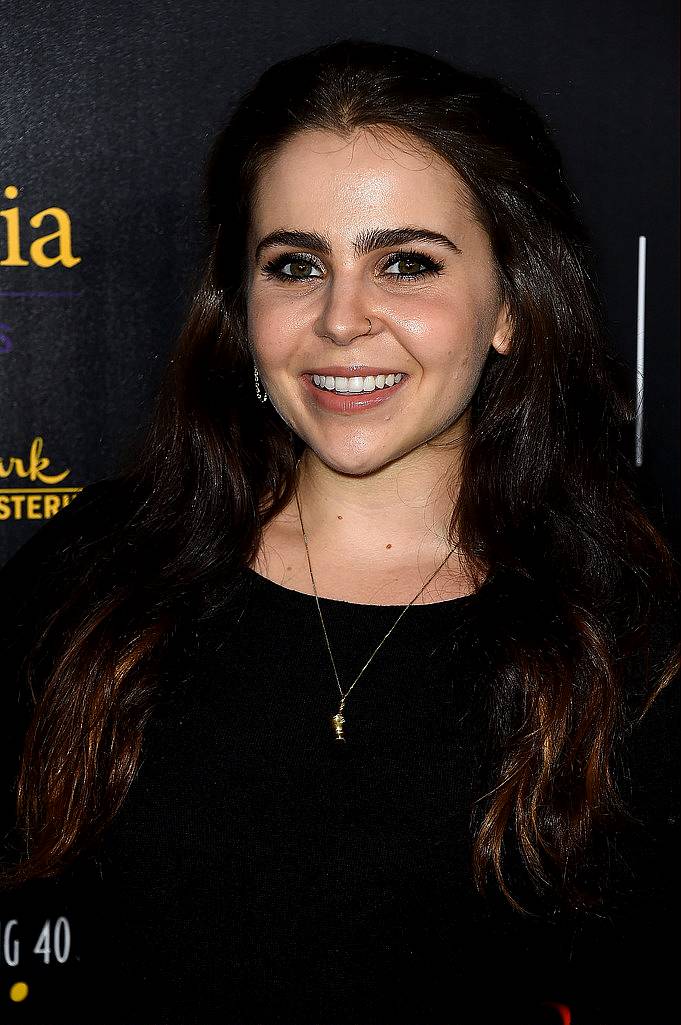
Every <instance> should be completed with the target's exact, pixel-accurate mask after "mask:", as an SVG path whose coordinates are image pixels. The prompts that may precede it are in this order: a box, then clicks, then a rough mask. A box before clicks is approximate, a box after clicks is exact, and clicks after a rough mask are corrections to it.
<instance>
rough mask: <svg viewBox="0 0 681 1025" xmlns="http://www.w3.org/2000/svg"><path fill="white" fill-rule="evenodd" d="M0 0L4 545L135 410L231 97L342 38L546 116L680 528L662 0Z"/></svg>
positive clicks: (635, 438)
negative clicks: (459, 76) (447, 73)
mask: <svg viewBox="0 0 681 1025" xmlns="http://www.w3.org/2000/svg"><path fill="white" fill-rule="evenodd" d="M1 9H2V14H3V18H2V24H3V27H2V32H0V58H1V59H0V79H1V85H2V104H1V105H0V564H2V563H3V562H5V561H6V560H7V559H8V558H9V557H10V556H11V555H12V553H13V552H14V551H16V550H17V548H18V547H19V546H20V545H21V544H22V543H24V542H25V541H26V540H27V539H28V538H29V537H30V536H31V535H32V534H33V533H34V532H35V531H36V530H38V529H39V528H40V526H41V524H43V523H44V522H45V521H46V520H48V519H49V518H51V517H53V516H55V515H58V514H59V511H60V510H61V509H63V508H64V507H65V506H66V505H67V504H68V503H69V502H71V501H73V499H74V497H75V496H76V495H77V494H78V492H79V491H80V489H81V488H82V487H83V486H84V485H86V484H88V483H90V482H93V481H96V480H98V479H100V478H101V477H104V476H108V475H110V474H112V473H114V472H115V470H116V467H117V466H118V464H119V460H120V459H121V457H122V455H123V453H124V452H125V451H126V449H127V446H128V445H129V444H130V443H131V441H132V440H133V439H134V438H135V436H136V435H137V432H138V431H139V430H140V427H141V425H142V424H143V423H144V420H145V417H146V415H147V413H148V410H149V408H150V403H151V399H152V397H153V394H154V392H155V389H156V386H157V383H158V380H159V376H160V372H161V369H162V367H163V365H164V363H165V361H166V359H167V356H168V353H169V351H170V349H171V347H172V345H173V344H174V342H175V338H176V336H177V333H178V330H179V328H180V325H181V322H182V318H183V315H184V313H185V310H186V307H187V303H188V299H189V296H190V294H191V290H192V287H193V284H194V281H195V274H196V266H197V262H198V261H199V259H200V257H201V253H202V246H203V237H202V227H201V206H200V195H201V174H202V167H203V163H204V160H205V157H206V154H207V152H208V148H209V146H210V143H211V140H212V138H213V136H214V134H215V132H216V131H217V130H218V129H219V127H220V126H221V125H222V124H223V122H224V120H225V118H226V117H227V116H228V114H229V111H230V109H231V107H232V105H233V103H234V101H235V99H236V97H238V96H239V95H240V93H241V92H242V91H244V90H245V89H246V88H248V87H249V86H250V85H251V84H252V83H253V82H254V81H255V79H256V78H257V77H258V75H259V74H260V73H261V72H262V71H263V70H264V69H265V68H266V67H268V66H269V65H270V64H272V63H273V62H275V61H277V60H279V59H282V58H284V57H287V56H290V55H292V54H295V53H299V52H302V51H303V50H306V49H308V48H310V47H312V46H316V45H319V44H321V43H325V42H331V41H332V40H334V39H339V38H345V37H354V38H365V39H371V40H376V41H385V42H392V43H398V44H402V45H408V46H412V47H414V48H416V49H421V50H425V51H428V52H431V53H437V54H439V55H441V56H442V57H444V58H446V59H448V60H450V61H451V62H452V63H454V64H458V65H460V66H461V67H463V68H465V69H467V70H472V71H476V72H483V73H488V74H492V75H495V76H497V77H500V78H502V79H503V80H504V81H506V82H507V83H508V84H509V85H510V86H511V87H513V88H515V89H517V90H519V91H521V92H522V93H523V94H524V95H525V96H526V97H527V98H528V99H529V100H530V101H531V102H533V103H534V104H535V105H536V106H537V107H538V108H539V109H540V111H541V112H542V113H543V114H544V115H545V116H546V117H547V118H548V120H549V123H550V125H551V127H552V129H553V131H554V134H555V137H556V140H557V142H558V145H559V147H560V149H561V151H562V153H563V156H564V161H565V166H566V172H567V175H568V177H569V179H570V181H571V183H572V185H573V188H574V189H575V191H576V192H577V194H578V195H579V196H580V200H581V204H582V215H583V218H584V220H585V221H586V223H587V225H588V226H589V228H590V230H591V233H592V237H593V241H594V246H595V249H596V253H597V260H598V268H599V275H600V279H601V283H602V287H603V289H604V292H605V295H606V299H607V304H608V310H609V320H610V327H611V333H612V339H613V344H614V346H615V348H616V349H617V351H618V352H619V353H620V354H621V355H622V356H623V357H624V359H625V360H626V363H627V366H628V367H629V369H630V373H631V387H632V393H635V394H637V395H638V398H639V406H640V409H639V412H640V416H639V419H638V421H637V423H636V424H634V425H632V430H631V437H630V439H629V441H628V445H629V452H628V455H629V456H630V458H631V460H632V462H634V463H635V464H636V466H637V473H638V476H639V482H640V490H641V496H642V498H643V500H644V501H645V503H646V504H647V506H648V507H649V509H650V511H651V512H652V514H653V516H654V518H655V519H656V521H657V522H658V524H659V525H660V526H661V527H662V528H663V530H664V531H665V532H666V534H667V535H668V537H670V538H671V539H672V541H673V542H674V543H675V544H678V538H679V479H678V465H679V430H678V427H679V394H678V380H679V352H678V289H677V281H678V262H679V261H678V128H677V124H678V87H677V77H678V76H677V51H676V40H677V37H678V25H677V20H678V15H677V4H676V3H675V2H659V0H655V2H653V3H646V4H642V3H640V2H634V0H632V2H629V3H623V2H614V0H605V2H602V3H600V4H594V3H592V2H588V3H586V2H582V0H578V2H571V3H568V4H566V3H564V2H563V0H511V2H509V0H437V2H432V3H431V2H424V3H418V4H414V3H411V4H408V3H401V2H397V3H396V2H395V0H392V2H388V0H379V2H375V3H372V4H365V3H357V2H354V0H353V2H346V3H344V4H337V5H333V6H332V7H331V8H328V9H326V8H322V7H321V6H320V4H319V0H297V2H296V3H295V4H293V5H281V4H279V3H276V2H275V0H267V2H263V0H250V2H249V3H248V4H246V3H238V2H235V0H219V2H218V0H185V2H183V3H182V4H179V3H171V2H162V0H145V2H144V3H138V2H134V3H133V2H116V0H113V2H108V3H106V4H96V5H95V4H90V5H88V4H85V5H83V4H80V3H79V4H76V3H73V2H70V0H65V2H44V0H30V2H29V0H13V2H12V3H3V4H2V8H1ZM322 12H323V13H322ZM59 914H60V912H59V913H58V912H55V915H53V916H51V917H50V916H49V915H46V916H45V918H46V922H47V925H45V923H43V922H42V921H40V922H38V921H36V923H35V930H34V934H33V933H32V934H31V936H32V938H31V941H30V942H28V941H26V942H25V943H24V946H23V947H22V948H21V949H20V948H19V946H18V944H17V942H15V937H14V934H13V933H12V928H13V927H12V925H11V922H10V923H7V922H5V923H0V926H2V930H4V932H3V931H2V930H0V948H1V951H2V953H1V958H4V960H1V959H0V966H2V967H3V968H8V967H11V968H12V973H13V974H12V978H13V979H14V980H15V981H14V983H13V989H12V992H11V994H10V996H11V1000H12V1001H13V1002H14V1003H16V1004H19V1003H21V1002H22V1001H23V1000H24V999H25V997H26V993H27V992H28V984H27V982H26V981H25V980H27V979H28V980H30V979H31V978H32V974H31V973H32V972H33V971H34V969H35V966H36V965H39V964H48V963H49V964H50V965H51V966H52V967H51V968H50V970H52V968H54V970H55V971H56V972H60V971H61V970H62V965H65V964H66V965H67V964H68V960H69V952H68V951H69V937H68V920H67V919H65V918H64V919H63V920H62V918H60V917H59ZM45 929H47V933H45ZM34 941H35V942H34ZM46 958H47V960H45V959H46ZM64 970H65V969H64ZM17 973H18V974H17ZM16 980H19V981H16ZM22 987H23V988H22ZM6 998H7V994H6V993H5V992H3V993H2V1000H3V1001H5V1000H6ZM1 1006H3V1007H4V1006H5V1004H4V1003H3V1004H2V1005H1ZM26 1020H28V1019H26Z"/></svg>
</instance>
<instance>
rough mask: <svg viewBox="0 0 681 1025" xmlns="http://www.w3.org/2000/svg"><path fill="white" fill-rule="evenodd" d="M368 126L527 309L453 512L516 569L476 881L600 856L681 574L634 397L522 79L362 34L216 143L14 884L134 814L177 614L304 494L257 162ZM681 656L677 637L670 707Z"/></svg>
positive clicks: (565, 882) (209, 602)
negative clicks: (257, 332)
mask: <svg viewBox="0 0 681 1025" xmlns="http://www.w3.org/2000/svg"><path fill="white" fill-rule="evenodd" d="M361 127H364V128H367V129H369V130H371V129H372V128H373V129H374V130H376V131H378V130H380V129H381V128H382V127H387V128H390V129H392V130H393V131H398V132H402V133H404V137H405V139H406V140H408V139H414V138H415V139H417V140H419V141H420V142H421V143H424V144H425V145H426V146H428V147H430V148H431V149H432V150H434V151H435V152H436V153H437V154H439V155H440V156H441V157H442V158H444V159H445V160H446V161H448V163H449V164H450V165H451V166H452V167H453V168H454V169H455V170H456V172H457V173H458V174H459V176H460V177H461V178H462V179H463V181H464V183H465V184H466V186H467V188H468V190H469V193H470V197H471V202H472V204H473V209H474V212H475V215H476V216H477V218H478V219H479V221H480V223H481V224H482V226H483V227H484V228H485V230H486V231H487V233H488V235H489V237H490V239H491V243H492V247H493V252H494V257H495V261H496V270H497V274H498V279H499V286H500V290H501V295H502V298H503V300H504V301H505V302H506V303H507V305H508V309H509V311H510V315H511V323H512V346H511V351H510V353H509V354H508V355H507V356H505V357H499V356H498V355H497V354H496V353H495V352H494V351H493V350H491V351H490V354H489V357H488V360H487V363H486V365H485V368H484V371H483V376H482V379H481V382H480V385H479V388H478V390H477V392H476V395H475V397H474V400H473V407H472V416H471V430H470V436H469V438H468V439H467V442H466V446H465V452H464V457H463V464H462V465H463V469H462V477H461V486H460V490H459V492H458V498H457V501H456V505H455V508H454V511H453V515H452V520H451V535H452V538H454V537H456V538H457V539H458V542H459V544H460V546H461V550H462V552H463V553H464V554H465V557H466V560H467V567H468V572H469V574H470V575H471V578H472V579H473V581H474V582H477V583H479V582H480V581H481V579H482V575H483V574H484V573H489V574H490V575H492V576H494V575H495V574H503V576H504V579H505V581H506V585H505V595H506V597H505V607H504V608H503V609H502V610H501V614H500V615H499V617H498V621H496V622H495V624H488V625H487V629H488V630H489V631H490V632H491V633H490V636H489V638H488V650H489V652H490V653H491V655H490V657H491V659H492V666H491V671H492V673H493V686H492V687H491V689H490V693H491V694H492V701H491V704H490V708H489V722H490V752H491V754H492V756H493V759H492V760H493V764H494V766H495V778H494V779H493V780H492V785H491V786H489V787H488V788H486V792H485V793H484V794H482V795H481V799H480V801H479V802H478V805H477V808H476V816H477V817H476V818H475V819H474V836H473V840H472V858H473V872H474V876H475V879H476V881H477V883H478V885H479V886H480V887H483V885H484V883H485V880H486V879H487V877H489V876H490V875H491V876H492V878H496V880H497V882H498V884H499V886H500V887H501V890H502V892H503V893H504V894H505V895H506V897H507V898H508V900H509V901H511V903H512V904H514V906H518V905H517V904H516V903H515V897H514V896H513V895H512V893H511V892H510V889H509V886H508V878H507V872H506V868H505V864H506V862H505V859H506V856H507V854H508V852H509V851H513V850H515V852H516V854H518V855H519V856H520V858H521V863H522V864H523V865H524V866H525V869H526V872H527V876H528V877H529V878H530V879H532V880H534V882H535V883H536V885H537V886H538V887H539V888H540V889H541V887H544V888H546V887H554V888H556V887H559V886H567V889H568V890H571V892H572V893H573V894H575V893H578V890H579V885H578V883H579V880H578V876H579V872H578V870H577V867H576V866H578V865H579V863H580V859H581V858H582V856H583V855H584V854H585V852H587V851H588V849H589V843H590V841H591V840H592V838H593V837H594V835H595V833H596V832H597V831H598V829H599V828H600V827H601V826H603V825H605V826H607V824H608V823H609V822H610V821H611V820H612V817H613V815H615V814H616V813H617V811H618V810H619V809H621V799H620V797H619V794H618V789H617V785H616V780H615V777H614V774H613V752H614V751H615V749H616V745H617V741H618V739H619V738H621V736H622V735H623V733H624V731H625V729H626V727H627V721H628V720H627V712H626V710H627V708H628V706H629V698H628V695H627V694H626V692H625V687H624V684H623V680H622V673H621V664H622V658H623V655H625V654H626V653H627V652H636V651H637V650H641V649H642V646H643V645H644V644H645V643H646V636H647V624H648V623H649V621H650V620H651V617H652V616H653V603H652V599H653V596H654V595H655V593H656V592H659V593H660V594H661V595H664V594H671V593H672V592H674V589H675V588H676V587H677V583H676V576H675V569H674V563H673V559H672V557H671V555H670V553H669V550H668V548H667V547H666V545H665V542H664V541H663V539H662V538H661V537H660V536H659V534H658V533H657V531H656V530H655V529H654V528H653V526H652V524H651V523H650V521H649V520H648V518H647V517H646V515H645V514H644V512H643V511H642V509H641V508H640V506H639V505H638V503H637V501H636V499H635V497H634V490H633V486H632V472H631V468H630V467H629V465H628V464H627V463H626V461H625V460H624V459H623V457H622V454H621V452H622V445H621V435H622V432H623V431H624V430H626V429H627V424H628V423H629V422H630V421H631V419H632V410H631V401H630V399H629V397H628V394H627V389H626V387H625V385H624V383H623V381H624V377H623V370H622V367H621V365H620V364H619V363H618V361H617V360H616V359H615V358H614V356H613V355H612V353H611V351H610V348H609V342H608V339H607V337H606V331H605V327H604V317H603V310H602V304H601V300H600V297H599V293H598V290H597V287H596V285H595V282H594V275H593V269H592V265H591V255H590V248H589V243H588V239H587V236H586V234H585V231H584V229H583V227H582V226H581V224H580V222H579V220H578V218H577V216H576V214H575V201H574V196H573V195H572V193H571V191H570V189H569V187H568V185H567V183H566V181H565V177H564V174H563V170H562V166H561V161H560V157H559V155H558V153H557V151H556V148H555V146H554V145H553V143H552V141H551V139H550V137H549V134H548V132H547V129H546V126H545V125H544V124H543V122H542V120H541V118H540V117H539V115H538V114H537V113H536V111H535V110H534V109H533V108H532V107H531V106H530V105H529V104H528V103H527V102H526V101H525V100H524V99H522V98H521V97H520V96H518V95H516V94H515V93H514V92H513V91H511V90H510V89H508V88H507V87H505V86H503V85H502V84H501V83H499V82H498V81H496V80H493V79H490V78H483V77H479V76H476V75H472V74H467V73H464V72H462V71H459V70H457V69H455V68H453V67H451V66H450V65H449V64H447V63H446V62H444V61H442V60H439V59H437V58H435V57H432V56H429V55H426V54H422V53H418V52H415V51H413V50H410V49H407V48H403V47H397V46H389V45H383V44H376V43H369V42H363V41H354V40H345V41H342V42H337V43H334V44H331V45H329V46H324V47H320V48H318V49H315V50H313V51H310V52H308V53H306V54H303V55H302V56H297V57H294V58H292V59H290V60H286V61H282V62H280V63H278V64H276V65H275V66H273V67H271V68H270V69H269V70H267V71H266V72H265V73H264V74H263V75H262V77H261V78H260V79H259V81H258V82H257V84H256V85H255V87H254V88H253V89H252V90H251V91H250V92H249V93H248V94H247V95H245V96H244V97H243V98H242V99H241V101H240V102H239V104H238V105H237V107H236V109H235V111H234V112H233V115H232V117H231V118H230V120H229V123H228V125H227V127H226V128H225V129H224V130H223V131H222V132H221V133H220V135H219V136H218V138H217V140H216V142H215V144H214V146H213V149H212V152H211V155H210V159H209V161H208V165H207V176H206V206H207V211H208V236H209V251H208V255H207V258H206V262H205V268H204V273H203V277H202V280H201V282H200V285H199V287H198V288H197V293H196V297H195V299H194V301H193V305H192V307H191V310H190V313H189V315H188V318H187V322H186V326H185V327H184V330H183V332H182V334H181V337H180V339H179V342H178V345H177V348H176V350H175V352H174V353H173V356H172V358H171V360H170V362H169V364H168V367H167V371H166V374H165V377H164V380H163V382H162V386H161V389H160V392H159V395H158V398H157V402H156V405H155V408H154V410H153V414H152V416H151V419H150V422H149V424H148V426H147V429H146V432H145V434H144V437H143V438H142V440H141V442H140V444H139V446H138V447H137V448H136V449H135V451H134V452H133V454H132V455H131V456H130V458H129V459H128V460H127V461H126V463H125V465H124V467H123V468H122V469H121V472H120V474H119V482H120V483H121V484H122V485H124V486H125V488H126V489H127V490H126V494H128V496H129V505H128V506H127V513H126V515H125V516H122V517H121V520H120V523H119V524H118V526H117V529H116V531H115V533H114V535H113V536H111V535H108V536H107V537H106V538H101V539H94V540H93V541H92V542H91V543H90V544H89V545H88V546H87V548H86V549H85V550H84V551H83V552H82V559H81V562H82V571H81V574H80V585H79V586H77V587H75V588H74V590H73V593H72V595H71V596H70V599H69V601H68V603H66V604H65V605H64V606H62V607H61V608H59V609H56V610H55V612H54V615H53V616H52V617H51V619H50V622H49V623H47V625H46V628H45V631H44V635H43V642H44V643H45V644H49V643H51V644H52V646H53V647H52V648H51V649H50V650H51V651H53V656H52V657H51V659H50V661H49V667H48V671H46V672H45V673H44V674H43V678H38V674H37V673H36V672H35V671H34V672H33V673H32V674H31V675H30V676H29V683H30V685H31V687H33V688H34V691H35V707H34V710H33V716H32V721H31V724H30V728H29V729H28V732H27V735H26V739H25V745H24V752H23V759H22V763H21V769H20V773H19V779H18V828H19V832H20V835H21V836H22V837H23V840H24V844H25V849H26V855H25V857H23V858H22V859H21V860H19V861H18V862H17V863H16V864H14V865H13V866H10V867H8V868H7V870H6V872H5V875H4V880H5V885H12V884H14V885H17V884H18V883H21V882H22V881H24V880H28V879H31V878H36V877H40V876H44V877H46V876H50V875H54V874H55V873H57V872H59V871H60V869H61V868H62V866H64V865H65V864H67V863H68V862H69V861H71V860H72V859H73V858H75V857H76V856H77V855H78V854H79V852H81V851H82V850H84V849H85V848H86V847H87V845H88V844H89V843H91V842H92V841H93V840H94V839H95V838H97V837H99V836H100V835H101V834H102V831H103V830H104V829H105V828H106V826H107V824H108V823H110V822H111V820H112V818H113V816H114V815H115V814H116V813H117V811H118V810H119V808H120V807H121V805H122V803H123V801H124V800H125V797H126V793H127V791H128V789H129V787H130V785H131V782H132V780H133V778H134V776H135V772H136V768H137V766H138V763H139V759H140V753H141V751H142V745H143V737H144V730H145V726H146V724H147V722H148V721H149V718H150V716H152V715H153V712H154V703H155V700H156V699H157V697H158V690H159V687H160V683H159V681H160V680H161V679H162V666H163V660H164V658H165V657H168V649H169V645H171V643H172V638H173V635H174V631H175V628H176V626H177V624H178V622H180V621H181V619H182V617H183V616H186V615H187V611H188V610H191V614H192V615H198V616H202V617H205V616H209V615H210V614H211V612H212V610H213V609H214V608H216V607H217V606H218V604H219V602H220V601H221V600H224V594H225V586H224V582H225V580H230V579H233V578H234V576H235V571H236V570H237V569H239V568H240V567H243V566H244V565H247V564H249V563H250V562H252V560H253V559H254V557H255V554H256V552H257V550H258V547H259V542H260V538H261V532H262V529H263V526H264V525H265V524H266V523H267V522H268V520H269V519H270V518H271V517H273V516H274V515H276V513H277V512H278V511H279V510H281V509H282V508H284V506H285V505H286V504H287V503H288V502H289V501H290V500H291V498H292V497H293V486H294V473H295V466H296V460H297V458H298V456H299V455H300V452H301V450H302V443H301V442H300V439H298V438H297V437H296V436H295V435H294V434H293V433H292V432H291V431H290V429H289V428H288V427H287V426H286V425H285V424H284V423H283V421H282V420H281V419H280V418H279V416H278V414H277V413H276V411H275V410H274V409H273V408H272V407H271V405H269V404H268V405H266V406H264V407H263V406H261V405H260V404H259V403H258V402H257V400H256V398H255V394H254V389H253V378H252V369H253V364H252V362H251V358H250V354H249V345H248V339H247V305H246V291H245V283H246V280H247V271H248V268H247V250H246V236H247V229H248V225H249V219H250V216H251V210H252V204H253V198H254V194H255V190H256V188H257V185H258V180H259V175H260V174H261V172H262V170H263V168H264V167H265V165H266V163H267V161H268V160H270V159H271V158H272V156H273V154H275V153H276V152H277V150H278V148H279V147H280V146H281V145H282V144H283V143H284V142H286V141H287V140H288V139H290V138H291V137H292V136H293V135H295V134H296V133H298V132H301V131H303V130H306V129H322V130H329V131H331V132H335V133H352V132H354V131H355V130H356V129H358V128H361ZM94 567H96V572H95V569H94ZM218 583H219V585H220V588H221V591H220V593H218ZM220 595H222V597H221V596H220ZM663 600H664V599H663ZM57 640H58V643H56V642H57ZM38 647H39V646H38ZM36 650H37V649H36ZM677 665H678V652H677V653H674V652H670V653H669V658H668V659H667V660H666V662H665V663H664V665H662V666H658V667H657V669H658V671H657V672H656V673H655V674H651V678H650V681H649V691H648V696H649V698H650V697H651V696H653V695H654V693H655V692H656V691H657V690H659V689H660V688H661V687H662V686H664V685H665V684H666V683H667V682H668V681H669V680H670V679H671V677H672V675H673V672H674V671H675V666H677ZM559 880H562V883H559ZM573 884H574V885H573Z"/></svg>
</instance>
